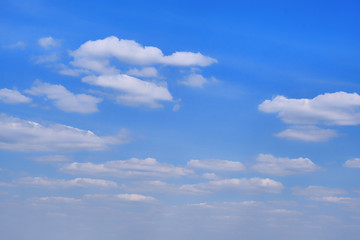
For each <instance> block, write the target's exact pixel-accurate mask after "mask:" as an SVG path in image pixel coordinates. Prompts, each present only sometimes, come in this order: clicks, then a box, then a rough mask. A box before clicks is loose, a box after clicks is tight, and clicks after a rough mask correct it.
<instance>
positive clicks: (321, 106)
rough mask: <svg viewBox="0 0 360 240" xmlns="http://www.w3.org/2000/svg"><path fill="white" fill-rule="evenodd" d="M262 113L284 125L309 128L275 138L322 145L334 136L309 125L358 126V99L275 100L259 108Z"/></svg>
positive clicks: (346, 96)
mask: <svg viewBox="0 0 360 240" xmlns="http://www.w3.org/2000/svg"><path fill="white" fill-rule="evenodd" d="M259 110H260V111H262V112H265V113H277V114H278V117H279V118H280V119H281V120H283V121H284V122H285V123H289V124H304V125H310V126H308V127H305V128H301V127H300V128H299V127H297V128H291V129H288V130H285V131H283V132H281V133H279V134H278V135H277V136H279V137H284V138H290V139H298V140H304V141H325V140H327V139H329V138H332V137H334V136H336V132H335V131H333V130H330V129H319V128H317V127H314V126H312V125H315V124H321V125H337V126H350V125H358V124H360V96H359V95H358V94H357V93H346V92H335V93H325V94H321V95H318V96H316V97H315V98H312V99H307V98H302V99H292V98H286V97H284V96H276V97H275V98H273V99H272V100H265V101H264V102H263V103H261V104H260V105H259Z"/></svg>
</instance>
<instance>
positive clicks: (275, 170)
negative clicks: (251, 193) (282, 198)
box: [252, 154, 319, 176]
mask: <svg viewBox="0 0 360 240" xmlns="http://www.w3.org/2000/svg"><path fill="white" fill-rule="evenodd" d="M256 161H257V162H258V163H257V164H255V165H254V166H253V167H252V168H253V169H254V170H255V171H257V172H260V173H264V174H271V175H277V176H286V175H292V174H301V173H309V172H314V171H316V170H318V169H319V167H317V166H316V165H315V164H314V163H313V162H312V161H311V160H310V159H308V158H302V157H300V158H294V159H290V158H277V157H274V156H273V155H271V154H259V156H258V157H257V159H256Z"/></svg>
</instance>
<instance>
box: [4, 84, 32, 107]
mask: <svg viewBox="0 0 360 240" xmlns="http://www.w3.org/2000/svg"><path fill="white" fill-rule="evenodd" d="M0 101H2V102H4V103H9V104H16V103H28V102H31V99H30V98H28V97H26V96H24V95H22V94H21V93H20V92H19V91H17V90H11V89H7V88H3V89H0Z"/></svg>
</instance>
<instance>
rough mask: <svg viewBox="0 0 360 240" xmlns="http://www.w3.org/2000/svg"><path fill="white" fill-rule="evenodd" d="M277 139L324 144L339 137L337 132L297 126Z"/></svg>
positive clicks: (281, 133) (287, 130) (279, 134)
mask: <svg viewBox="0 0 360 240" xmlns="http://www.w3.org/2000/svg"><path fill="white" fill-rule="evenodd" d="M276 136H277V137H280V138H286V139H291V140H300V141H305V142H324V141H327V140H329V139H331V138H333V137H336V136H337V133H336V131H334V130H331V129H321V128H319V127H316V126H295V127H291V128H288V129H286V130H284V131H282V132H280V133H278V134H276Z"/></svg>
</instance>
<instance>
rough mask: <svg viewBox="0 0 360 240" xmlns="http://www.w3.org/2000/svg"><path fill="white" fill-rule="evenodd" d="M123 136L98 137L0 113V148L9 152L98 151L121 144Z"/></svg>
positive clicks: (68, 128) (57, 125)
mask: <svg viewBox="0 0 360 240" xmlns="http://www.w3.org/2000/svg"><path fill="white" fill-rule="evenodd" d="M125 142H127V140H126V139H125V137H124V136H121V135H119V136H117V137H99V136H96V135H95V134H94V133H92V132H91V131H86V130H81V129H78V128H74V127H70V126H66V125H61V124H52V125H49V126H43V125H41V124H39V123H36V122H32V121H26V120H22V119H19V118H15V117H9V116H7V115H5V114H0V149H3V150H10V151H66V152H68V151H84V150H85V151H99V150H104V149H106V148H107V146H108V145H110V144H120V143H125Z"/></svg>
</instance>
